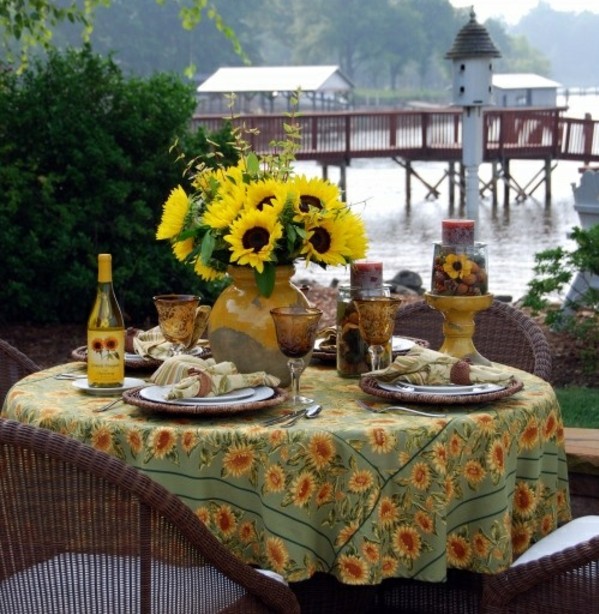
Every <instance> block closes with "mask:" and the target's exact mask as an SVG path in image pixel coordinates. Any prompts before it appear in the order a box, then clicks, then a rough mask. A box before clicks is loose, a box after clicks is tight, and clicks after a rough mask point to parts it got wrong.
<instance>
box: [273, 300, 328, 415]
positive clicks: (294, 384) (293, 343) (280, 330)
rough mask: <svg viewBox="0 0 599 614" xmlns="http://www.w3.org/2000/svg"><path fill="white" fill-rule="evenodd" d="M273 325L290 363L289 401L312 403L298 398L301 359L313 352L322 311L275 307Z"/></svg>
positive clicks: (295, 403) (300, 397) (310, 308)
mask: <svg viewBox="0 0 599 614" xmlns="http://www.w3.org/2000/svg"><path fill="white" fill-rule="evenodd" d="M270 314H271V316H272V319H273V321H274V324H275V331H276V335H277V343H278V345H279V349H280V350H281V352H282V353H283V354H284V355H285V356H287V358H288V359H289V360H288V361H287V365H288V367H289V373H290V375H291V391H292V393H291V394H292V396H291V401H292V403H293V405H303V404H305V403H312V401H313V399H309V398H307V397H304V396H302V395H301V394H300V376H301V374H302V372H303V370H304V369H305V367H306V364H305V362H304V356H306V355H307V354H309V353H310V352H311V351H312V349H313V348H314V341H315V339H316V333H317V331H318V328H317V327H318V322H319V321H320V317H321V316H322V311H321V310H320V309H317V308H316V307H275V308H274V309H271V310H270Z"/></svg>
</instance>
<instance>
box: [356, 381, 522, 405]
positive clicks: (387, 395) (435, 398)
mask: <svg viewBox="0 0 599 614" xmlns="http://www.w3.org/2000/svg"><path fill="white" fill-rule="evenodd" d="M360 388H361V389H362V390H363V391H364V392H367V393H368V394H372V395H374V396H375V397H381V398H383V399H387V400H389V401H401V402H403V403H428V404H430V405H465V404H467V403H488V402H490V401H496V400H497V399H503V398H505V397H509V396H511V395H512V394H515V393H516V392H519V391H520V390H522V388H524V384H523V383H522V382H521V381H519V380H517V379H512V380H511V381H510V383H509V384H508V385H507V386H505V387H503V388H501V389H499V390H495V389H491V390H489V391H486V392H479V393H475V394H473V393H472V392H471V391H469V392H468V393H467V394H455V393H452V394H446V393H443V392H439V393H437V392H416V391H411V390H400V389H399V388H397V390H396V391H391V390H385V389H383V388H381V386H380V384H379V382H377V380H376V379H375V378H374V377H372V376H370V375H366V376H363V377H361V378H360ZM442 388H445V389H446V387H442Z"/></svg>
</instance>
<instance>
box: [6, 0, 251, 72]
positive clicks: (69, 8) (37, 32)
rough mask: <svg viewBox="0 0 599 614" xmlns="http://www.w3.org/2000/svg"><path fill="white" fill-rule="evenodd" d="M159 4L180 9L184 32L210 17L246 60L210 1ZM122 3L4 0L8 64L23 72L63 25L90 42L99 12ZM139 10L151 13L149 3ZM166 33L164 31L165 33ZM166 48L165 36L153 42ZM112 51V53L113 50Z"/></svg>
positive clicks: (163, 1)
mask: <svg viewBox="0 0 599 614" xmlns="http://www.w3.org/2000/svg"><path fill="white" fill-rule="evenodd" d="M155 2H156V3H157V4H158V5H165V4H168V5H169V6H172V7H176V8H177V12H178V17H179V21H180V25H181V26H182V28H183V29H184V30H193V29H194V28H195V27H196V26H197V25H198V24H199V23H200V22H201V21H202V18H203V17H204V16H206V17H207V18H208V19H209V20H210V21H211V22H212V23H213V24H214V26H215V28H216V29H217V30H218V32H219V33H220V34H221V35H222V37H223V38H226V39H229V41H230V42H231V43H232V45H233V48H234V50H235V52H236V53H237V54H238V55H239V56H241V57H243V55H244V54H243V50H242V48H241V44H240V42H239V40H238V39H237V36H236V34H235V32H234V30H233V29H232V28H231V26H230V25H229V24H228V23H227V21H226V20H225V19H223V17H222V15H221V14H220V12H219V11H218V10H217V9H216V7H215V6H214V4H209V3H208V0H188V1H187V2H183V3H180V2H175V0H155ZM121 3H122V2H119V0H66V1H65V2H62V3H57V2H55V1H54V0H3V1H2V3H0V32H3V34H4V36H3V37H2V46H3V47H4V51H5V54H6V61H7V63H9V64H13V63H14V62H15V60H18V64H19V66H18V68H19V70H23V69H24V68H25V67H26V66H27V64H28V62H29V58H30V54H31V52H32V51H33V50H34V49H35V48H36V47H41V48H42V49H44V50H45V51H48V50H50V49H51V48H52V47H53V37H54V32H55V30H56V28H57V27H60V26H61V25H63V24H65V23H66V24H74V25H77V26H78V27H79V29H80V34H81V38H82V40H83V42H89V40H90V37H91V35H92V32H93V30H94V24H95V22H96V20H97V19H98V15H99V14H101V13H97V9H98V8H100V7H104V8H108V7H111V6H112V5H117V4H121ZM136 8H137V9H138V10H141V11H142V12H145V11H147V10H148V3H147V1H146V2H144V5H143V7H142V6H141V5H138V6H137V7H136ZM161 34H164V31H162V32H161ZM153 40H154V41H155V42H156V43H157V44H159V45H162V40H161V37H158V38H155V39H153ZM109 51H112V49H111V50H109Z"/></svg>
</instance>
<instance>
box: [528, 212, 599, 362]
mask: <svg viewBox="0 0 599 614" xmlns="http://www.w3.org/2000/svg"><path fill="white" fill-rule="evenodd" d="M570 238H572V239H573V240H574V241H575V242H576V245H577V247H576V248H575V249H573V250H571V251H570V250H566V249H564V248H563V247H556V248H552V249H548V250H545V251H543V252H540V253H538V254H536V258H535V260H536V265H535V268H534V271H535V274H536V277H535V278H534V279H533V280H532V281H530V282H529V284H528V292H527V294H526V296H525V297H524V305H525V306H528V307H530V308H531V309H532V310H533V311H534V312H536V313H538V312H541V311H542V312H544V313H545V322H546V323H547V324H549V325H550V326H552V327H554V328H556V329H560V330H563V331H567V332H569V333H571V334H572V335H573V336H574V337H576V338H577V339H579V340H580V343H581V348H582V349H581V351H582V354H583V358H585V359H586V364H587V366H588V368H589V369H595V368H597V366H598V364H599V315H598V313H599V290H597V289H596V288H593V287H591V286H590V285H589V286H588V287H587V288H585V289H584V290H583V291H582V292H579V293H578V294H577V295H576V296H574V297H573V298H572V297H570V298H568V297H564V296H563V292H564V290H568V289H569V288H570V284H571V282H573V280H574V278H575V276H576V274H577V273H579V272H587V273H590V274H594V275H599V224H596V225H594V226H591V228H589V229H581V228H578V227H575V228H574V229H573V230H572V233H571V235H570ZM556 297H557V298H558V299H560V300H559V301H558V302H557V304H556Z"/></svg>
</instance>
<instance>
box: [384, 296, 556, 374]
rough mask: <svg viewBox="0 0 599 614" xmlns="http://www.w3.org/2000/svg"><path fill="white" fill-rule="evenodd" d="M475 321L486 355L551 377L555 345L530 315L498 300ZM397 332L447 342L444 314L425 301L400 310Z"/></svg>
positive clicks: (479, 343)
mask: <svg viewBox="0 0 599 614" xmlns="http://www.w3.org/2000/svg"><path fill="white" fill-rule="evenodd" d="M475 324H476V328H475V330H474V338H473V342H474V345H475V346H476V349H477V350H478V351H479V352H480V353H481V354H482V355H483V356H484V357H485V358H488V359H489V360H492V361H493V362H498V363H502V364H505V365H510V366H512V367H516V368H518V369H522V370H523V371H528V372H529V373H533V374H534V375H538V376H539V377H542V378H543V379H544V380H547V381H549V380H550V378H551V348H550V346H549V343H548V341H547V338H546V337H545V334H544V333H543V330H542V329H541V327H540V326H539V325H538V324H537V323H536V322H535V321H534V320H533V319H532V318H531V317H530V316H528V315H527V314H525V313H524V312H523V311H521V310H520V309H518V308H516V307H513V306H512V305H510V304H508V303H502V302H501V301H497V300H495V301H493V304H492V305H491V307H490V308H489V309H487V310H485V311H481V312H480V313H478V314H477V316H476V317H475ZM394 334H395V335H401V336H404V337H417V338H420V339H426V340H427V341H428V342H429V343H430V347H431V349H433V350H437V349H439V348H440V347H441V345H442V343H443V316H442V314H441V313H440V312H438V311H436V310H435V309H432V308H431V307H429V306H428V304H427V303H425V302H424V301H416V302H413V303H409V304H407V305H405V306H402V307H400V308H399V309H398V311H397V316H396V318H395V330H394Z"/></svg>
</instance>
